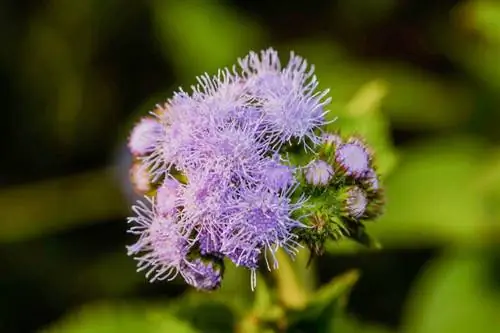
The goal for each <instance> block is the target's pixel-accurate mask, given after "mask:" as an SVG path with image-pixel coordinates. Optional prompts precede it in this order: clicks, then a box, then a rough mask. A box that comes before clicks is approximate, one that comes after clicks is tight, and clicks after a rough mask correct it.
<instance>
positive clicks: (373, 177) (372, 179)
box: [364, 169, 380, 191]
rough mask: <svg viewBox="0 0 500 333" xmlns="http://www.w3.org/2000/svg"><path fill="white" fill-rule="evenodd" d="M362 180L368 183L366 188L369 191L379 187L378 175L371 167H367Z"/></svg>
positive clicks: (376, 189)
mask: <svg viewBox="0 0 500 333" xmlns="http://www.w3.org/2000/svg"><path fill="white" fill-rule="evenodd" d="M364 182H365V183H366V184H367V185H368V188H369V190H371V191H378V190H379V189H380V181H379V179H378V175H377V173H376V172H375V171H374V170H373V169H369V170H368V171H367V172H366V174H365V179H364Z"/></svg>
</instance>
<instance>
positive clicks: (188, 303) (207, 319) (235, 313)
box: [170, 291, 244, 333]
mask: <svg viewBox="0 0 500 333" xmlns="http://www.w3.org/2000/svg"><path fill="white" fill-rule="evenodd" d="M170 311H171V313H173V314H174V315H175V316H176V317H177V318H180V319H182V320H184V321H186V322H188V323H190V324H191V326H193V327H195V328H196V329H198V330H199V331H200V332H203V333H211V332H214V333H216V332H231V331H232V330H233V328H234V327H235V326H236V323H237V320H238V319H239V317H240V316H242V315H243V313H244V311H243V309H242V308H241V303H240V302H239V301H238V297H234V294H233V295H232V296H229V295H225V294H218V292H217V291H215V292H213V293H207V292H198V291H192V292H189V293H187V294H185V295H184V296H183V297H182V298H180V299H179V300H177V301H176V302H175V303H173V304H172V305H171V307H170Z"/></svg>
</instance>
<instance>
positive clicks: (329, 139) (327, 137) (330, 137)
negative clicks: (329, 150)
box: [321, 133, 342, 147]
mask: <svg viewBox="0 0 500 333" xmlns="http://www.w3.org/2000/svg"><path fill="white" fill-rule="evenodd" d="M321 139H322V141H323V144H325V145H333V146H335V147H338V146H339V145H341V144H342V138H341V137H340V135H337V134H334V133H323V135H322V136H321Z"/></svg>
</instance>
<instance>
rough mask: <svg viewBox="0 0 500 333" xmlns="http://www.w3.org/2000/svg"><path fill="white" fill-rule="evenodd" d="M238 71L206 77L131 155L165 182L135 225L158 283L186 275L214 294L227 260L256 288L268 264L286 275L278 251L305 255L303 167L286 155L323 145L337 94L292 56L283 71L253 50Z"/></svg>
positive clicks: (133, 145)
mask: <svg viewBox="0 0 500 333" xmlns="http://www.w3.org/2000/svg"><path fill="white" fill-rule="evenodd" d="M239 67H240V70H237V67H236V66H235V67H233V68H232V69H231V70H229V69H224V70H221V71H219V73H218V74H217V75H215V76H213V77H211V76H209V75H203V76H201V77H199V78H198V84H197V85H196V86H193V87H192V93H191V94H188V93H186V92H184V91H183V90H180V91H179V92H177V93H175V94H174V96H173V97H172V99H170V100H169V101H168V102H167V103H166V104H165V105H164V106H158V107H157V110H156V112H153V115H154V118H145V119H144V120H142V121H141V122H139V124H138V125H137V126H136V127H135V128H134V130H133V131H132V135H131V136H130V141H129V147H130V150H131V152H132V153H133V154H134V155H135V156H136V157H137V158H138V159H140V161H141V165H142V166H143V168H144V169H145V170H147V172H148V173H149V174H150V176H151V179H152V181H153V182H158V183H160V186H159V187H158V189H157V191H156V197H155V198H154V199H150V200H149V201H150V206H151V207H149V206H148V205H145V204H144V203H141V202H140V203H138V204H137V205H136V206H134V207H133V209H134V212H135V213H136V216H135V217H131V218H129V222H131V223H132V224H133V226H132V227H131V228H130V232H132V233H134V234H137V235H139V240H138V241H137V243H135V244H134V245H132V246H130V247H129V248H128V249H129V253H130V254H131V255H134V256H135V257H136V259H137V260H138V267H139V270H145V271H147V276H149V277H150V278H151V280H157V279H158V280H159V279H170V278H174V277H175V276H176V275H178V274H180V275H181V276H182V277H184V279H185V280H186V282H187V283H189V284H191V285H193V286H194V287H196V288H198V289H203V290H211V289H215V288H217V287H218V286H219V285H220V283H221V280H222V271H221V269H219V268H218V267H219V266H218V265H215V261H220V260H221V259H222V258H224V257H226V258H229V259H230V260H231V261H232V262H233V263H235V264H236V265H238V266H243V267H246V268H248V269H250V270H251V272H252V279H251V281H252V288H254V287H255V274H256V269H257V268H258V267H259V261H260V259H261V258H264V259H265V262H266V264H267V267H268V268H269V269H271V266H272V267H273V268H277V266H278V262H277V261H276V257H275V254H276V251H277V250H278V249H279V248H283V249H284V250H286V251H287V252H288V253H289V254H291V255H293V254H295V252H296V250H297V247H298V245H299V244H298V242H297V239H296V238H297V236H296V235H295V234H294V233H293V232H292V230H293V229H295V228H297V227H299V228H300V227H302V226H303V224H302V223H301V222H300V221H299V220H298V219H294V218H292V213H293V212H294V211H296V210H297V209H299V208H300V207H301V206H302V205H303V203H304V200H303V199H299V200H294V201H292V199H291V197H292V194H293V193H294V191H295V189H296V188H297V186H298V181H297V179H296V176H295V173H296V169H295V167H293V166H291V165H289V163H288V162H287V161H286V160H284V159H283V158H282V157H281V155H280V151H281V149H282V148H283V147H286V146H288V145H290V144H292V143H294V144H300V145H302V146H304V147H305V148H306V149H311V148H312V147H314V146H316V145H317V144H319V143H321V140H322V139H321V133H320V127H321V126H323V125H324V124H325V123H326V119H325V115H326V112H327V111H326V110H325V105H326V104H327V103H329V101H330V100H329V98H325V96H326V94H327V93H328V91H320V92H317V91H316V88H317V85H318V82H317V80H316V77H315V76H314V74H313V67H312V66H308V64H307V62H306V61H305V60H304V59H302V58H301V57H298V56H296V55H294V54H293V53H292V54H291V58H290V61H289V63H288V64H287V65H286V66H284V67H282V66H281V64H280V61H279V58H278V54H277V52H276V51H274V50H272V49H268V50H265V51H262V52H261V53H260V54H257V53H253V52H251V53H250V54H249V55H247V56H246V57H245V58H243V59H240V60H239ZM202 259H203V260H202ZM210 260H212V261H210Z"/></svg>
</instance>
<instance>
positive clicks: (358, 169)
mask: <svg viewBox="0 0 500 333" xmlns="http://www.w3.org/2000/svg"><path fill="white" fill-rule="evenodd" d="M335 161H336V163H337V165H338V166H339V167H340V170H341V171H343V172H344V173H345V174H346V175H348V176H352V177H354V178H362V177H363V176H364V175H365V173H366V172H367V171H368V170H369V169H370V154H369V153H368V151H367V148H366V147H365V146H364V145H363V144H362V143H361V142H360V141H352V142H348V143H345V144H341V145H340V146H339V147H338V148H337V150H336V151H335Z"/></svg>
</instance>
